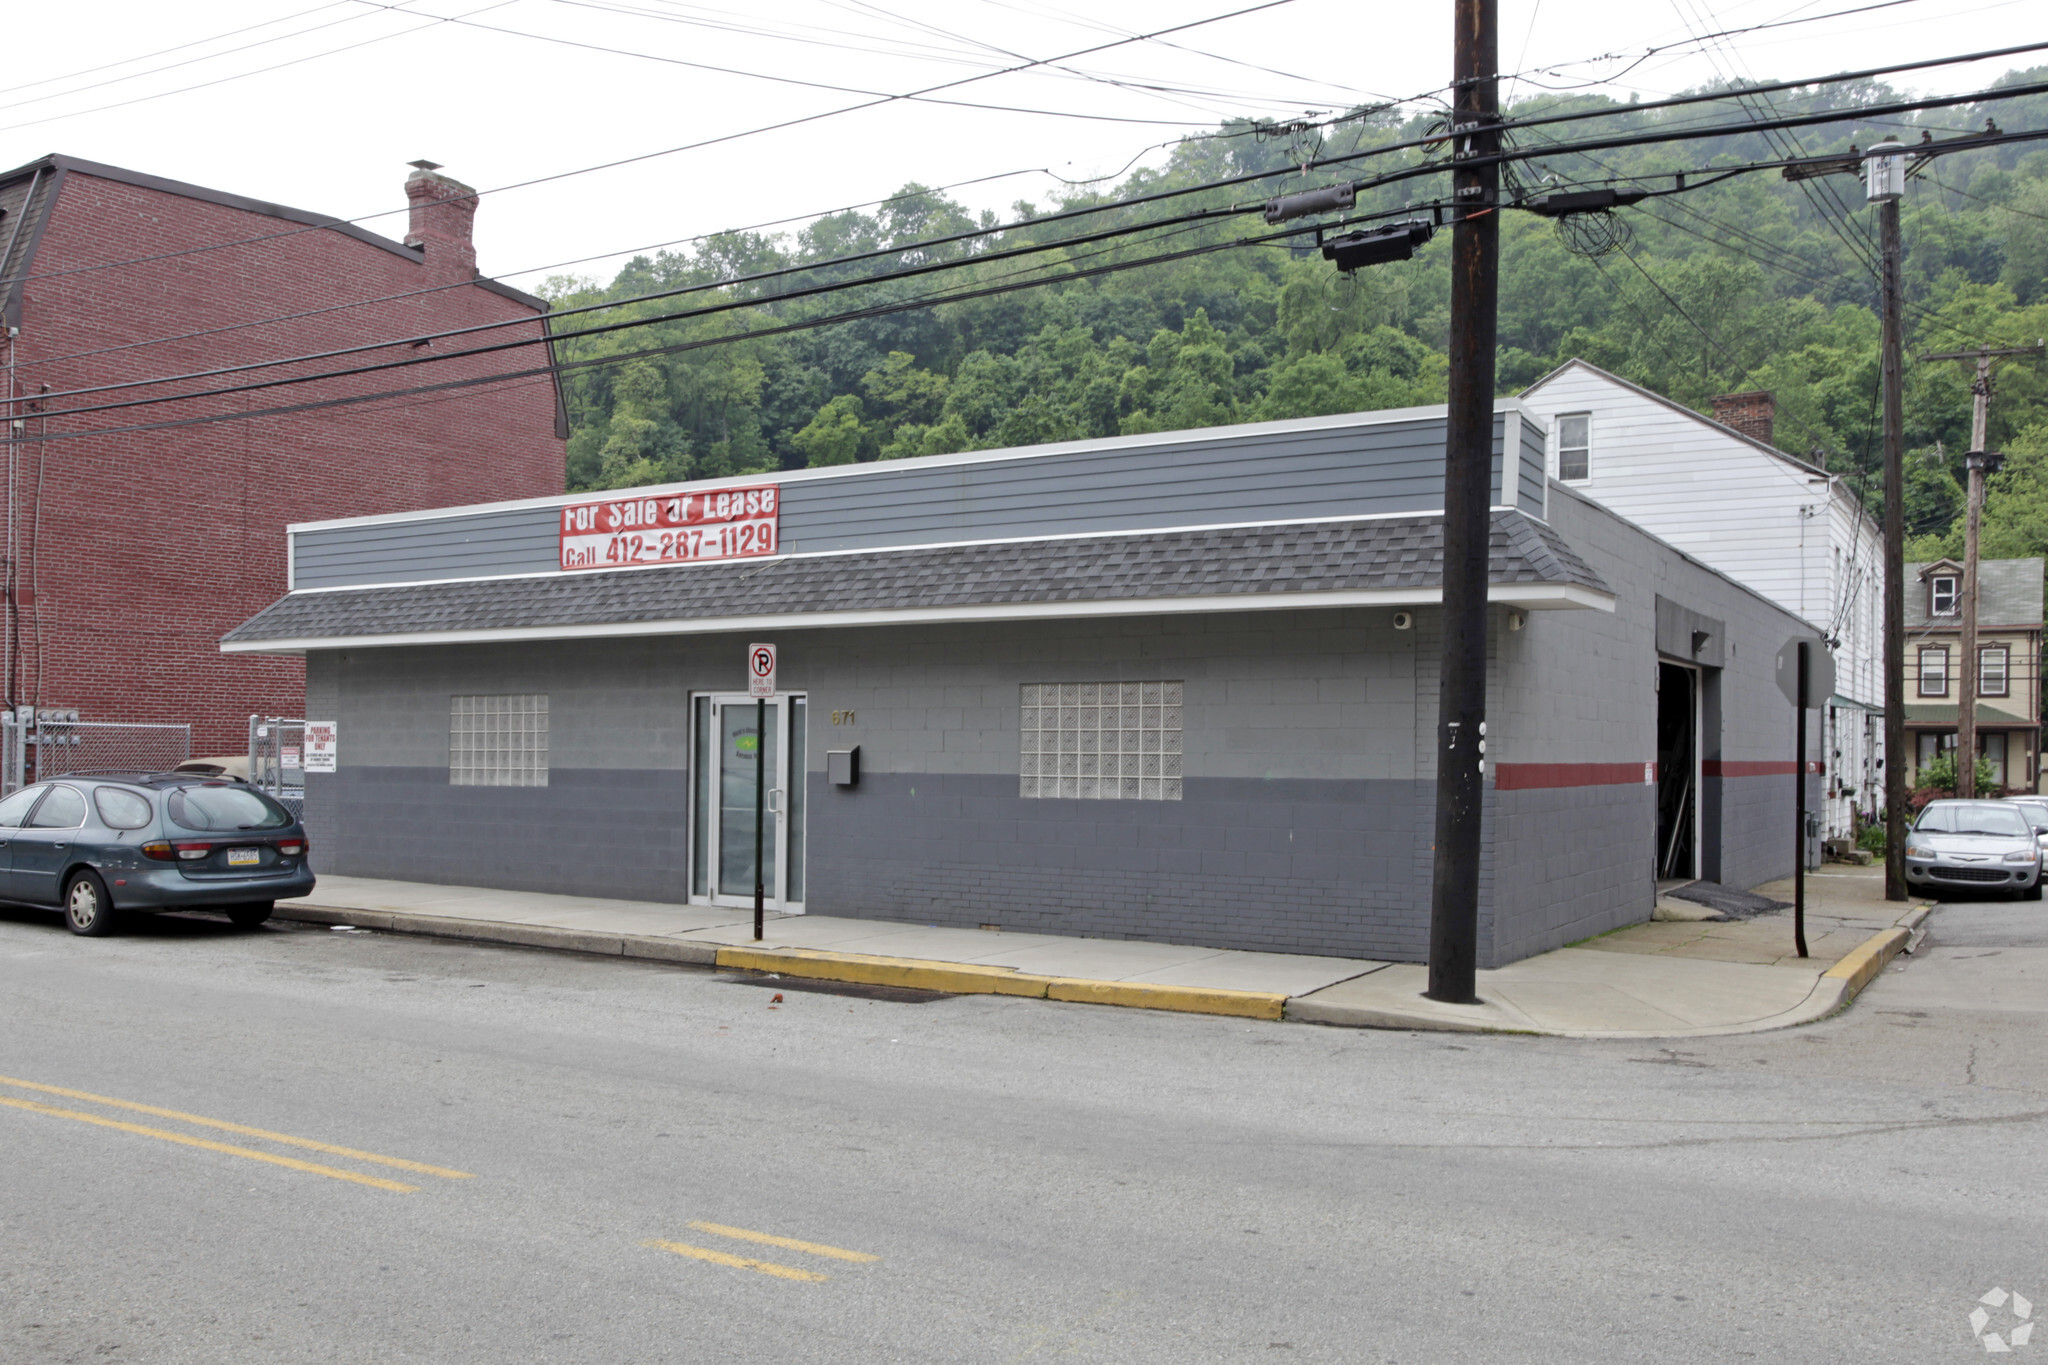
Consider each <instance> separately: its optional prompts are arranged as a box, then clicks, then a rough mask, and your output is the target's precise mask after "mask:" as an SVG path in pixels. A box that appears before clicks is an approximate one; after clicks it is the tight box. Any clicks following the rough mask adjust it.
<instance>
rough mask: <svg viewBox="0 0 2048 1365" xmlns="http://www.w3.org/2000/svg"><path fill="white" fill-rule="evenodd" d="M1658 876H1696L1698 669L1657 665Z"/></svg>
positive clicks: (1689, 878) (1662, 878) (1670, 878)
mask: <svg viewBox="0 0 2048 1365" xmlns="http://www.w3.org/2000/svg"><path fill="white" fill-rule="evenodd" d="M1656 859H1657V862H1656V866H1657V880H1658V881H1660V882H1665V881H1693V880H1696V879H1697V878H1698V877H1699V875H1700V671H1699V670H1698V669H1697V668H1690V667H1687V666H1686V665H1684V664H1673V663H1662V662H1660V663H1659V664H1658V665H1657V854H1656Z"/></svg>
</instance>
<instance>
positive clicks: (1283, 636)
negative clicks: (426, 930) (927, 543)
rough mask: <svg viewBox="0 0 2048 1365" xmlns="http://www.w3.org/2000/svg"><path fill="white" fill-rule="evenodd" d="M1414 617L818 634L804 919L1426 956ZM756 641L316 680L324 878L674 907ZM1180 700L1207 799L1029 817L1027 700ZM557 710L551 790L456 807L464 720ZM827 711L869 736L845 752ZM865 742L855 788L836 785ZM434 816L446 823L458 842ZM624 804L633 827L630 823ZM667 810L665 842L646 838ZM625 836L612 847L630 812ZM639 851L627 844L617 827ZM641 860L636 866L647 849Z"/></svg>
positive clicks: (1193, 787) (312, 797)
mask: <svg viewBox="0 0 2048 1365" xmlns="http://www.w3.org/2000/svg"><path fill="white" fill-rule="evenodd" d="M1391 615H1392V614H1391V613H1390V612H1361V611H1324V612H1275V613H1239V614H1231V615H1218V616H1208V617H1189V618H1160V619H1147V620H1140V621H1135V622H1086V623H1060V624H1037V623H1033V624H1030V625H1027V626H977V627H915V628H901V629H893V630H872V631H811V632H797V633H792V634H791V635H789V636H786V637H783V638H781V639H779V640H778V644H779V645H780V646H781V655H782V663H781V668H782V677H783V679H784V683H785V686H786V687H787V688H788V689H789V690H793V691H794V690H802V691H805V692H807V693H808V695H809V699H810V717H811V731H810V738H809V743H808V745H807V751H808V754H809V760H810V763H811V766H812V768H813V771H812V773H811V776H810V779H809V792H810V811H811V815H810V832H809V839H810V848H811V854H810V858H809V860H808V864H807V869H808V870H807V876H808V880H809V893H808V894H809V900H808V905H809V908H810V909H812V910H813V911H815V912H818V913H832V914H849V915H865V916H875V917H887V918H913V919H922V920H924V921H925V922H928V923H949V924H966V925H973V924H980V923H1000V924H1003V925H1004V926H1005V927H1009V928H1020V929H1036V930H1041V931H1045V932H1060V933H1073V934H1087V935H1094V936H1104V937H1131V938H1152V939H1163V940H1167V941H1179V942H1196V943H1205V944H1212V945H1215V946H1223V947H1244V948H1265V949H1269V950H1280V951H1295V952H1325V953H1329V952H1335V953H1340V954H1350V955H1357V956H1366V955H1372V956H1397V957H1404V958H1417V957H1420V955H1421V954H1422V951H1423V947H1424V926H1423V922H1422V921H1421V920H1418V919H1417V917H1416V915H1415V909H1414V908H1415V906H1416V905H1417V904H1421V903H1426V900H1427V876H1428V863H1427V847H1428V842H1429V839H1428V834H1427V829H1426V824H1427V820H1428V812H1429V793H1428V790H1427V788H1426V785H1424V784H1418V783H1417V782H1416V781H1415V775H1414V772H1413V765H1414V752H1415V749H1414V742H1413V735H1414V731H1415V714H1416V708H1417V698H1416V695H1415V689H1414V678H1413V662H1414V655H1415V645H1414V640H1415V638H1416V637H1417V636H1419V635H1421V634H1422V632H1421V631H1395V630H1394V629H1393V628H1392V626H1391V623H1390V622H1391ZM745 643H746V642H745V641H744V640H742V639H740V638H739V637H714V638H710V639H705V638H689V639H667V640H649V641H634V642H591V643H587V644H579V645H573V646H570V645H561V646H554V645H538V646H536V645H529V646H488V647H486V646H453V647H435V648H417V649H388V650H347V651H338V652H323V653H317V654H315V655H313V656H311V657H310V658H309V661H308V664H309V666H308V674H309V696H311V697H313V698H315V699H316V701H317V702H318V703H320V704H326V705H330V707H331V714H333V715H334V716H335V718H336V719H337V720H338V721H339V722H340V725H341V735H342V740H341V743H342V761H341V770H340V772H338V773H336V774H334V775H333V776H331V777H330V776H325V775H320V774H314V775H312V776H311V777H310V778H309V784H310V785H309V791H308V800H307V804H308V808H309V810H308V821H309V825H310V827H311V830H312V833H313V837H314V838H315V840H316V847H317V848H319V849H320V850H322V853H321V854H320V855H318V856H316V860H315V866H316V868H318V869H320V870H327V871H334V872H341V873H348V874H353V875H366V876H394V877H404V878H408V879H418V880H428V881H444V882H452V883H468V884H480V885H499V886H508V887H520V888H526V889H534V890H567V891H574V892H577V893H580V894H586V895H588V894H603V895H619V896H631V897H634V898H642V899H652V900H671V901H680V900H682V899H683V898H684V895H685V891H686V887H687V880H686V878H687V869H686V862H685V851H684V846H683V843H682V839H683V836H684V831H685V830H686V828H687V824H686V814H687V807H686V803H685V793H686V792H687V789H688V785H687V774H686V771H685V769H686V764H687V756H688V749H687V715H688V710H687V702H688V696H689V693H690V692H691V691H692V690H709V689H713V688H717V687H720V686H721V685H723V686H724V687H726V688H731V687H732V685H733V683H734V682H735V681H736V679H737V677H738V675H739V661H740V660H741V658H742V657H743V646H744V644H745ZM1105 679H1116V680H1130V681H1145V680H1155V679H1177V680H1180V681H1182V682H1184V683H1185V686H1186V697H1187V701H1186V705H1185V708H1184V716H1185V719H1184V724H1183V736H1184V740H1185V755H1184V764H1185V772H1186V777H1185V778H1184V783H1185V791H1186V799H1184V800H1182V801H1178V802H1165V801H1157V802H1120V801H1115V802H1112V801H1089V802H1081V801H1074V800H1026V799H1023V798H1021V797H1020V796H1019V795H1018V783H1017V748H1018V734H1017V720H1018V716H1017V712H1018V692H1019V687H1020V685H1021V684H1022V683H1025V682H1062V681H1097V680H1105ZM519 691H545V692H547V693H548V694H549V698H550V701H549V712H550V719H551V726H552V734H551V744H550V748H551V775H550V783H551V785H550V786H549V787H547V788H533V789H504V788H488V789H483V788H463V787H451V786H449V785H448V784H447V767H446V764H447V752H448V750H447V727H448V698H449V696H450V695H451V694H455V693H467V692H519ZM833 711H840V712H842V713H844V712H847V711H851V712H853V713H854V717H855V720H854V723H852V724H850V725H841V726H836V727H835V726H833V725H832V724H831V720H830V716H831V713H832V712H833ZM855 743H857V744H859V745H860V746H861V749H862V767H863V776H862V781H861V785H860V786H859V787H858V788H855V789H852V790H846V789H841V788H835V787H832V786H830V785H829V784H827V783H825V782H824V781H823V774H822V769H823V764H824V751H825V750H826V749H827V748H843V747H846V746H847V745H849V744H855ZM436 803H439V804H440V807H441V809H442V810H444V811H445V812H446V813H447V814H448V817H449V818H446V819H442V818H437V816H436V813H435V805H436ZM608 803H609V804H608ZM650 803H652V804H655V805H659V806H661V807H662V808H663V810H664V811H665V815H664V820H665V827H666V831H667V836H666V837H657V835H656V833H655V831H654V830H653V829H651V828H650V826H649V825H648V824H647V822H646V821H645V820H644V819H643V818H642V816H643V815H644V813H645V807H646V806H647V805H649V804H650ZM614 806H615V807H616V808H617V809H618V810H620V811H622V812H628V813H629V817H630V818H627V819H625V820H623V821H613V820H612V818H611V815H610V810H611V808H612V807H614ZM615 826H622V828H615ZM629 848H630V850H631V851H630V852H628V849H629Z"/></svg>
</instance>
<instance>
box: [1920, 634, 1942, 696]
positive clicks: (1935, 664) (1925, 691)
mask: <svg viewBox="0 0 2048 1365" xmlns="http://www.w3.org/2000/svg"><path fill="white" fill-rule="evenodd" d="M1920 695H1921V696H1923V697H1945V696H1947V695H1948V646H1947V645H1922V646H1921V647H1920Z"/></svg>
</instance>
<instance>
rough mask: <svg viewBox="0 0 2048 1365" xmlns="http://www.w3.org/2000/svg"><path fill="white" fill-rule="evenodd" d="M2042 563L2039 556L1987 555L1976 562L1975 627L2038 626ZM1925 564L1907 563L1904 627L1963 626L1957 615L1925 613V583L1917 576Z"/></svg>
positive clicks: (1937, 627) (1935, 628) (2035, 627)
mask: <svg viewBox="0 0 2048 1365" xmlns="http://www.w3.org/2000/svg"><path fill="white" fill-rule="evenodd" d="M1930 562H1931V563H1936V564H1938V563H1941V562H1942V561H1940V560H1933V561H1930ZM2042 564H2043V561H2042V560H2040V559H1986V560H1982V561H1980V562H1979V563H1978V565H1977V622H1978V629H1980V630H1990V629H1995V628H1999V627H2011V628H2015V629H2023V630H2039V629H2040V628H2041V593H2042V584H2041V571H2042ZM1927 567H1928V564H1926V563H1921V564H1908V565H1906V573H1905V583H1906V629H1907V630H1913V631H1921V630H1928V629H1934V630H1943V629H1947V630H1960V629H1962V618H1961V617H1959V616H1931V615H1929V614H1928V610H1927V608H1928V601H1927V584H1926V582H1925V581H1924V580H1923V579H1922V578H1921V576H1920V575H1921V573H1922V571H1924V570H1925V569H1926V568H1927Z"/></svg>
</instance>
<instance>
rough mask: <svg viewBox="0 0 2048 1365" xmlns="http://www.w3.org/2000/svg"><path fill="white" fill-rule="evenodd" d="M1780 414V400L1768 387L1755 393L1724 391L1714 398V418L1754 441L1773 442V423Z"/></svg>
mask: <svg viewBox="0 0 2048 1365" xmlns="http://www.w3.org/2000/svg"><path fill="white" fill-rule="evenodd" d="M1777 415H1778V400H1777V399H1775V398H1773V397H1771V395H1770V391H1769V390H1767V389H1758V390H1756V391H1755V392H1754V393H1724V394H1722V395H1721V396H1720V397H1719V398H1716V399H1715V400H1714V420H1715V421H1716V422H1719V423H1720V424H1721V425H1722V426H1724V427H1734V428H1735V429H1736V430H1737V431H1739V432H1741V433H1742V434H1743V435H1744V436H1747V437H1749V438H1750V439H1751V440H1753V441H1762V442H1763V443H1764V444H1765V445H1769V444H1770V443H1771V423H1772V421H1773V419H1775V418H1776V417H1777Z"/></svg>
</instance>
